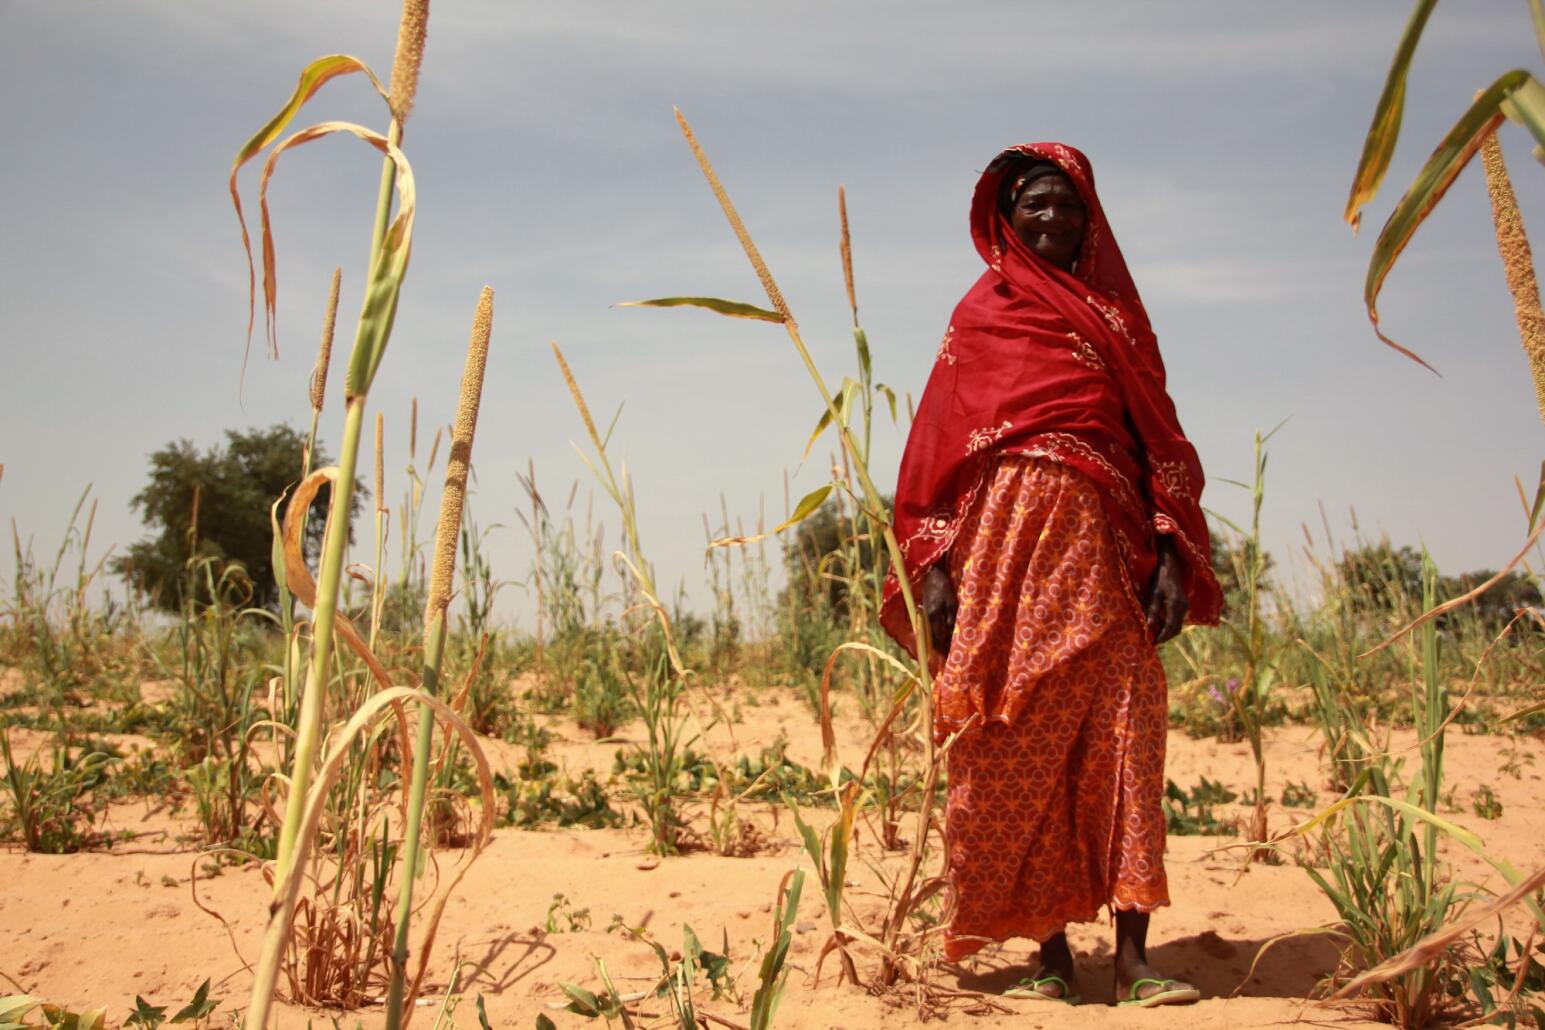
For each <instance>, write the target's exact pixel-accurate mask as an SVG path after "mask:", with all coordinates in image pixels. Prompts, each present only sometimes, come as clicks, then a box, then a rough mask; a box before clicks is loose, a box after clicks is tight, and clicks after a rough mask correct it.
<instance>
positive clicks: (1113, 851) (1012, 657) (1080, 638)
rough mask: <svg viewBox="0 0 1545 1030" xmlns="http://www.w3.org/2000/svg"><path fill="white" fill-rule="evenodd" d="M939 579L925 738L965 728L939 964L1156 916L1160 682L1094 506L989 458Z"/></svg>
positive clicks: (1041, 463)
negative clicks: (950, 599) (945, 577)
mask: <svg viewBox="0 0 1545 1030" xmlns="http://www.w3.org/2000/svg"><path fill="white" fill-rule="evenodd" d="M950 573H951V578H952V579H953V580H954V582H955V587H956V593H957V596H958V598H959V603H960V608H959V612H958V614H957V616H956V621H955V636H954V640H953V642H952V644H951V646H950V652H949V656H948V658H947V659H946V661H945V663H944V667H943V669H942V671H941V672H940V673H939V676H938V678H937V679H936V680H935V683H934V691H935V705H936V707H935V711H936V726H935V730H936V733H937V734H938V735H939V736H940V737H941V738H942V737H943V736H944V735H946V734H948V733H951V732H953V731H954V730H956V729H959V728H960V727H961V726H963V725H966V724H967V723H968V722H969V723H970V726H969V727H968V728H967V729H966V731H965V732H964V733H963V734H961V736H960V738H959V739H958V740H956V741H955V743H954V745H953V746H952V747H951V749H950V751H949V757H948V761H949V766H948V769H949V802H948V805H947V807H946V816H945V822H946V830H945V836H946V839H947V845H948V865H949V879H950V884H951V886H952V887H953V888H954V893H955V901H956V907H955V915H954V918H953V920H952V921H951V923H950V926H949V929H948V931H947V936H946V938H945V954H946V955H947V956H948V957H949V958H951V959H958V958H961V957H964V956H966V955H969V954H971V953H972V952H975V951H977V950H978V949H980V948H981V947H982V946H984V945H985V944H987V943H989V942H992V941H1001V940H1005V939H1007V938H1009V937H1028V938H1032V939H1034V940H1037V941H1044V940H1046V939H1047V938H1048V937H1051V936H1053V935H1054V934H1056V933H1058V932H1059V931H1061V930H1062V929H1063V928H1064V927H1065V926H1066V925H1067V924H1068V923H1070V922H1089V921H1092V920H1094V919H1096V918H1097V917H1098V915H1099V910H1100V908H1101V906H1104V905H1108V906H1110V908H1112V909H1141V910H1143V911H1151V910H1152V909H1154V908H1157V907H1158V906H1160V905H1167V904H1169V890H1168V887H1167V884H1166V881H1165V877H1164V831H1165V822H1164V813H1163V794H1164V744H1165V735H1166V732H1167V730H1168V706H1167V699H1166V687H1165V682H1164V669H1163V667H1162V666H1161V665H1160V664H1159V658H1158V654H1157V653H1156V652H1155V650H1154V647H1153V644H1152V643H1151V642H1150V641H1149V639H1148V633H1147V627H1146V626H1145V624H1144V622H1143V619H1142V615H1141V610H1140V609H1139V607H1138V605H1137V602H1136V598H1135V596H1134V595H1133V593H1132V588H1131V586H1130V585H1129V584H1128V583H1127V580H1126V573H1125V571H1124V570H1123V568H1122V563H1121V556H1120V554H1119V553H1118V551H1117V548H1116V543H1115V538H1114V536H1113V535H1112V534H1111V531H1110V528H1109V526H1108V525H1107V524H1106V518H1105V514H1104V510H1103V508H1102V506H1101V500H1100V495H1099V493H1098V491H1097V490H1096V488H1095V487H1094V485H1093V484H1092V483H1091V482H1090V481H1089V480H1088V479H1087V478H1085V477H1084V476H1083V475H1082V474H1080V473H1079V472H1077V471H1075V470H1073V469H1071V468H1068V467H1067V466H1064V465H1060V464H1058V463H1056V462H1054V461H1051V460H1050V459H1046V458H1036V457H1025V456H1007V457H1004V458H1002V459H1000V460H999V461H998V462H997V464H996V465H995V466H994V467H993V468H992V469H990V470H989V471H988V473H987V478H986V480H985V482H984V483H983V485H982V488H981V491H980V493H979V495H978V496H977V498H976V501H975V502H974V506H973V508H972V510H971V512H970V514H969V515H968V516H967V518H966V520H965V523H964V524H963V525H962V527H961V529H960V533H959V535H958V536H957V538H956V545H955V547H954V548H952V550H951V555H950Z"/></svg>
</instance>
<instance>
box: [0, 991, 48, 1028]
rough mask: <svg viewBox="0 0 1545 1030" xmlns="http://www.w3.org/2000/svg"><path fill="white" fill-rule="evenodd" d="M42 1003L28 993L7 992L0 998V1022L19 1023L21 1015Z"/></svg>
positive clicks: (39, 999) (41, 1000) (40, 999)
mask: <svg viewBox="0 0 1545 1030" xmlns="http://www.w3.org/2000/svg"><path fill="white" fill-rule="evenodd" d="M41 1004H43V999H42V998H35V997H33V996H32V995H30V994H9V995H6V996H5V997H3V998H0V1023H20V1022H21V1017H22V1016H25V1015H26V1014H27V1013H29V1012H31V1011H32V1010H33V1009H35V1008H37V1007H38V1006H39V1005H41Z"/></svg>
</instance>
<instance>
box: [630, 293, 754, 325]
mask: <svg viewBox="0 0 1545 1030" xmlns="http://www.w3.org/2000/svg"><path fill="white" fill-rule="evenodd" d="M616 306H617V307H619V308H681V307H690V308H707V309H708V310H709V311H716V312H718V313H719V314H721V315H728V316H729V317H730V318H754V319H756V320H757V321H760V322H778V323H782V321H783V316H782V315H780V314H778V312H776V311H768V310H767V309H766V308H759V307H757V306H756V305H755V304H747V303H745V302H744V301H738V300H725V299H724V298H723V297H656V298H654V299H653V300H623V301H618V302H617V304H616Z"/></svg>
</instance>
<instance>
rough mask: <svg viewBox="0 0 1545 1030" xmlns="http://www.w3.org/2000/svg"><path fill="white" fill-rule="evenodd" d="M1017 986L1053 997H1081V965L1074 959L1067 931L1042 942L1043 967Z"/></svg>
mask: <svg viewBox="0 0 1545 1030" xmlns="http://www.w3.org/2000/svg"><path fill="white" fill-rule="evenodd" d="M1058 981H1060V983H1059V982H1058ZM1016 990H1017V991H1019V992H1021V993H1023V992H1024V991H1026V990H1032V991H1034V992H1035V993H1037V994H1039V995H1041V996H1042V997H1045V998H1050V999H1051V1000H1052V1001H1073V1000H1076V999H1077V998H1078V980H1077V967H1076V966H1075V964H1074V962H1073V949H1071V948H1070V947H1068V937H1067V934H1065V933H1059V934H1057V935H1056V936H1055V937H1050V938H1048V939H1047V940H1046V942H1045V943H1044V944H1042V945H1041V965H1040V968H1039V969H1037V970H1036V971H1035V972H1034V973H1032V974H1030V976H1028V977H1026V978H1025V979H1023V980H1021V981H1020V982H1019V986H1018V988H1016Z"/></svg>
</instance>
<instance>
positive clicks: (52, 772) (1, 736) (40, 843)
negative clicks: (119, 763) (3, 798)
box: [0, 730, 116, 855]
mask: <svg viewBox="0 0 1545 1030" xmlns="http://www.w3.org/2000/svg"><path fill="white" fill-rule="evenodd" d="M50 753H51V756H52V758H51V761H50V764H49V767H48V768H47V769H45V768H44V767H43V753H42V750H41V749H39V750H38V751H35V752H33V754H32V756H31V757H30V758H28V759H27V760H26V761H25V762H17V761H16V758H15V755H14V754H13V753H12V751H11V736H10V733H9V731H8V730H0V758H3V759H4V760H5V778H4V786H5V790H6V792H7V794H9V796H10V802H11V821H12V822H13V823H14V824H15V828H16V832H17V834H18V836H19V837H20V838H21V842H22V844H23V845H24V846H25V847H26V849H27V850H28V851H39V852H43V853H45V854H51V855H59V854H66V853H69V852H73V851H79V850H80V849H81V848H83V847H86V846H87V845H89V844H90V843H91V842H92V841H93V839H95V834H94V833H93V832H92V828H91V826H92V821H93V819H94V818H95V814H96V806H95V805H94V804H93V802H92V800H91V794H92V792H93V791H94V790H96V788H98V787H100V786H101V785H102V784H103V783H104V782H105V781H106V779H107V770H108V766H109V765H110V763H112V762H113V761H115V760H116V759H114V758H112V757H111V756H110V755H107V754H104V753H103V752H100V751H91V752H83V753H80V754H76V755H71V754H70V751H69V749H68V748H66V747H64V746H63V745H62V744H55V745H54V746H53V748H52V750H51V752H50Z"/></svg>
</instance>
